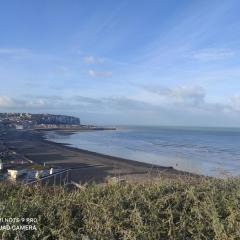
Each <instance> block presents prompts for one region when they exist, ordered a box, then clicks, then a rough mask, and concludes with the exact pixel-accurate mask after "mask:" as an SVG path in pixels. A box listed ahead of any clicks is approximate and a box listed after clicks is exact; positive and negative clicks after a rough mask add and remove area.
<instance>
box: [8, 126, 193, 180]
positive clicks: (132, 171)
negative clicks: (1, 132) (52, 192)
mask: <svg viewBox="0 0 240 240" xmlns="http://www.w3.org/2000/svg"><path fill="white" fill-rule="evenodd" d="M65 134H66V133H65ZM68 134H70V133H68ZM44 135H45V133H44V131H36V130H7V135H6V139H5V141H6V143H7V145H8V146H10V147H12V148H13V149H15V151H16V152H17V153H19V154H21V155H22V156H24V157H25V158H27V159H29V160H31V161H34V162H35V163H38V164H44V163H45V164H46V165H51V166H53V167H61V168H72V169H73V170H72V171H71V180H72V181H75V182H80V183H86V182H96V183H102V182H105V180H106V178H107V177H120V178H121V179H126V180H130V181H138V182H139V181H149V180H153V179H154V178H156V177H164V178H171V179H172V178H179V177H180V178H184V177H189V176H193V174H190V173H187V172H182V171H178V170H175V169H174V168H172V167H160V166H156V165H151V164H147V163H142V162H138V161H133V160H128V159H122V158H118V157H112V156H108V155H104V154H99V153H95V152H90V151H87V150H81V149H77V148H73V147H70V146H67V145H64V144H62V143H54V142H50V141H48V140H46V139H45V137H44Z"/></svg>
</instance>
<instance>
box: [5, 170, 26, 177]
mask: <svg viewBox="0 0 240 240" xmlns="http://www.w3.org/2000/svg"><path fill="white" fill-rule="evenodd" d="M25 173H27V170H26V169H8V175H9V177H10V178H12V179H16V178H17V177H19V176H21V175H23V174H25Z"/></svg>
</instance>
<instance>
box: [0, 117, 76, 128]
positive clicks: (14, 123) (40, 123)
mask: <svg viewBox="0 0 240 240" xmlns="http://www.w3.org/2000/svg"><path fill="white" fill-rule="evenodd" d="M0 124H1V125H4V126H5V127H9V128H15V129H18V130H22V129H31V128H32V129H34V128H72V127H77V126H80V119H79V118H77V117H72V116H65V115H53V114H30V113H0Z"/></svg>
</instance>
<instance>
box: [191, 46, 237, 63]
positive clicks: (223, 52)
mask: <svg viewBox="0 0 240 240" xmlns="http://www.w3.org/2000/svg"><path fill="white" fill-rule="evenodd" d="M234 54H235V53H234V52H233V51H232V50H230V49H202V50H199V51H195V52H192V53H191V58H193V59H195V60H198V61H215V60H223V59H226V58H229V57H232V56H234Z"/></svg>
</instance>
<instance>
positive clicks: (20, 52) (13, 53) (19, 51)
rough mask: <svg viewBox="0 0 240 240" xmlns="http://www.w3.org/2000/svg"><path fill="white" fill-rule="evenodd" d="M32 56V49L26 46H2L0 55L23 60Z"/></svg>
mask: <svg viewBox="0 0 240 240" xmlns="http://www.w3.org/2000/svg"><path fill="white" fill-rule="evenodd" d="M29 56H30V50H28V49H26V48H0V57H1V58H4V59H6V58H8V59H13V60H21V59H25V58H28V57H29Z"/></svg>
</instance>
